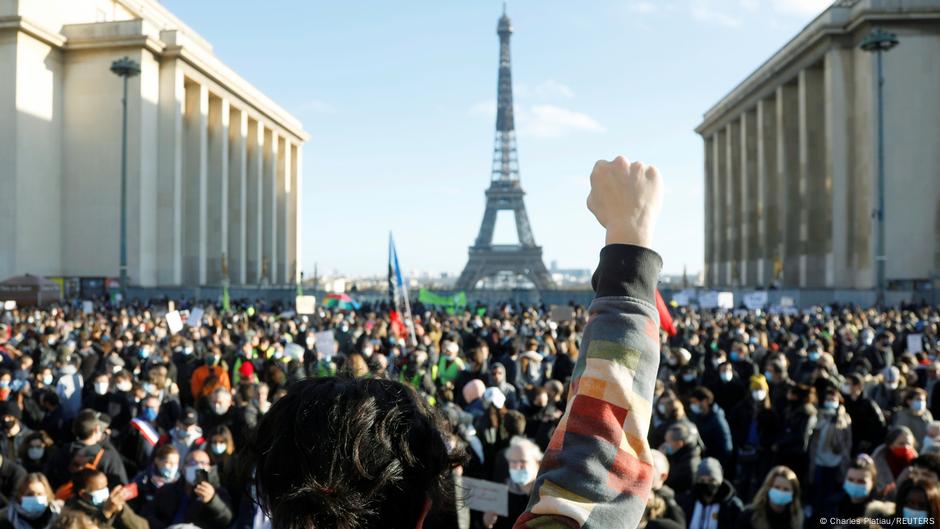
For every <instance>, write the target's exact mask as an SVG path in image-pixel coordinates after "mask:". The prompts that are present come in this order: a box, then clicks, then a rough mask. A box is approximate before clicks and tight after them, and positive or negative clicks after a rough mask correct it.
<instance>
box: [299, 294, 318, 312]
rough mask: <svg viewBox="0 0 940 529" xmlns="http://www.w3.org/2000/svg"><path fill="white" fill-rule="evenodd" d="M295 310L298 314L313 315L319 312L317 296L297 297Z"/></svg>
mask: <svg viewBox="0 0 940 529" xmlns="http://www.w3.org/2000/svg"><path fill="white" fill-rule="evenodd" d="M294 310H295V311H296V312H297V314H313V313H315V312H316V311H317V297H316V296H297V297H296V298H295V299H294Z"/></svg>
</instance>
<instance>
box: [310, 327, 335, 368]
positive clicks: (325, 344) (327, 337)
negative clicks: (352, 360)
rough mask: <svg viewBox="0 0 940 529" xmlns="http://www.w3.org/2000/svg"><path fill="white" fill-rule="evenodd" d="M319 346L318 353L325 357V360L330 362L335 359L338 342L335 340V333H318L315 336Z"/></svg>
mask: <svg viewBox="0 0 940 529" xmlns="http://www.w3.org/2000/svg"><path fill="white" fill-rule="evenodd" d="M314 336H315V338H316V341H315V342H314V343H316V344H317V352H319V353H320V355H321V356H322V357H323V359H324V360H326V361H327V362H329V361H330V360H332V359H333V355H335V354H336V340H334V339H333V331H323V332H318V333H317V334H315V335H314Z"/></svg>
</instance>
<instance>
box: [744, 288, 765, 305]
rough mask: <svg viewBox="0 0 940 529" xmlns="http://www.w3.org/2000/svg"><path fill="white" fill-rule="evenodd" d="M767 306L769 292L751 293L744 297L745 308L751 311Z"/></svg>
mask: <svg viewBox="0 0 940 529" xmlns="http://www.w3.org/2000/svg"><path fill="white" fill-rule="evenodd" d="M766 304H767V292H766V291H760V290H759V291H757V292H749V293H747V294H745V295H744V306H745V307H747V308H749V309H751V310H757V309H762V308H764V305H766Z"/></svg>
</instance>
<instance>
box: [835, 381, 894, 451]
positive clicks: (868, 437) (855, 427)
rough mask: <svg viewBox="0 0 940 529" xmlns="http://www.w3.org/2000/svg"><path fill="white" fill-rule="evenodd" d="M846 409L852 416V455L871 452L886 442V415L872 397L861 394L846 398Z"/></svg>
mask: <svg viewBox="0 0 940 529" xmlns="http://www.w3.org/2000/svg"><path fill="white" fill-rule="evenodd" d="M845 411H846V412H848V414H849V416H850V417H851V418H852V455H856V454H859V453H862V452H864V453H871V452H873V451H874V450H875V448H876V447H877V446H878V445H880V444H881V443H883V442H884V439H885V434H886V433H887V432H886V431H885V425H886V423H885V416H884V414H883V413H881V408H880V407H878V405H877V404H875V401H873V400H871V399H870V398H868V397H866V396H864V395H859V397H858V398H857V399H855V400H852V399H851V398H848V399H845Z"/></svg>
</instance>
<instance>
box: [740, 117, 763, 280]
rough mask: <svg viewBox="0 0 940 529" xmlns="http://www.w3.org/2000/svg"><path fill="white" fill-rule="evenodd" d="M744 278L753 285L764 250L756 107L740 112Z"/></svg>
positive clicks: (742, 271)
mask: <svg viewBox="0 0 940 529" xmlns="http://www.w3.org/2000/svg"><path fill="white" fill-rule="evenodd" d="M741 195H742V204H741V212H742V215H743V222H742V223H741V227H742V229H741V278H742V283H743V284H744V285H746V286H748V287H754V286H757V285H758V284H760V283H761V282H760V281H758V279H757V270H758V264H759V263H758V256H759V255H760V254H761V252H762V249H761V247H760V238H759V237H758V229H759V228H758V226H759V217H760V193H759V182H758V175H757V111H756V109H750V110H747V111H745V112H744V113H743V114H741Z"/></svg>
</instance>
